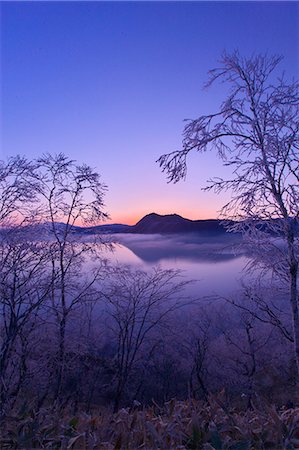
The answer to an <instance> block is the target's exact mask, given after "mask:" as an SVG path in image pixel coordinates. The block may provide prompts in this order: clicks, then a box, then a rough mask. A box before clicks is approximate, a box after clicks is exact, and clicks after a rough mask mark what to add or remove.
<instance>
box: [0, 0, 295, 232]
mask: <svg viewBox="0 0 299 450" xmlns="http://www.w3.org/2000/svg"><path fill="white" fill-rule="evenodd" d="M0 8H1V12H0V14H1V16H0V20H1V68H0V75H1V80H0V84H1V116H0V118H1V141H0V145H1V147H0V158H1V159H5V158H6V157H9V156H13V155H16V154H21V155H25V156H27V157H28V158H30V159H32V158H35V157H38V156H40V155H41V154H43V153H46V152H49V153H51V154H54V153H59V152H63V153H65V154H66V155H68V156H69V157H70V158H72V159H75V160H77V161H78V163H86V164H88V165H91V166H92V167H94V168H96V169H97V171H98V172H99V173H100V174H101V179H102V181H103V182H104V183H105V184H106V185H107V186H108V192H107V194H106V196H105V204H106V210H107V211H108V213H109V214H110V221H111V222H113V223H128V224H133V223H135V222H136V221H137V220H139V219H140V218H141V217H142V216H144V215H145V214H148V213H151V212H156V213H160V214H172V213H177V214H180V215H182V216H184V217H188V218H190V219H206V218H216V217H217V215H218V212H219V210H220V208H221V206H222V205H223V204H224V203H225V202H226V201H227V200H228V198H229V197H228V196H229V194H228V193H223V194H221V195H216V194H214V193H213V192H208V193H207V192H204V191H202V188H203V187H204V186H205V185H206V180H207V179H208V178H210V177H213V176H226V175H229V169H228V168H224V167H223V166H222V163H221V161H219V160H218V159H217V156H216V155H215V154H213V153H206V154H204V155H199V154H194V155H192V156H191V157H190V159H189V166H188V174H187V178H186V180H185V181H183V182H179V183H177V184H168V183H167V181H166V177H165V174H163V173H161V170H160V168H159V166H158V164H157V163H156V160H157V159H158V158H159V156H160V155H162V154H164V153H169V152H171V151H174V150H178V149H180V148H181V140H182V130H183V127H184V119H188V118H196V117H198V116H200V115H203V114H209V113H212V112H215V111H216V110H217V108H218V106H219V104H220V103H221V101H222V100H223V99H224V88H223V86H221V85H220V86H215V87H212V88H211V89H209V90H204V89H203V85H204V83H205V81H206V80H207V72H208V70H209V69H212V68H214V67H216V66H217V63H218V61H219V59H220V57H221V54H222V52H223V51H224V50H225V51H227V52H232V51H234V50H236V49H237V50H239V52H240V53H241V54H242V55H244V56H250V55H252V54H254V53H264V52H268V54H280V55H283V56H284V60H283V62H282V64H281V70H285V72H286V74H287V75H288V76H291V77H295V78H297V79H298V78H299V3H298V2H287V1H283V2H269V1H267V2H225V1H221V2H212V1H208V2H187V1H184V2H169V1H168V2H157V1H155V2H126V1H122V2H89V1H84V2H79V1H77V2H72V1H68V2H26V1H22V2H1V3H0Z"/></svg>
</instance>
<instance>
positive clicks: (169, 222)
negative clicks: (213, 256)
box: [81, 213, 225, 235]
mask: <svg viewBox="0 0 299 450" xmlns="http://www.w3.org/2000/svg"><path fill="white" fill-rule="evenodd" d="M81 230H82V231H83V232H85V233H88V234H89V233H136V234H137V233H138V234H172V233H190V232H193V233H199V232H200V233H206V234H213V235H216V234H221V233H225V228H224V226H223V225H222V223H221V221H220V220H217V219H209V220H190V219H185V218H184V217H181V216H179V215H178V214H167V215H160V214H156V213H151V214H147V215H146V216H144V217H143V218H142V219H140V220H139V221H138V222H137V223H136V224H135V225H122V224H111V225H110V224H106V225H98V226H95V227H88V228H81Z"/></svg>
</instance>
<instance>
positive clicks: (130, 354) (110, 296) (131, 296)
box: [102, 267, 190, 411]
mask: <svg viewBox="0 0 299 450" xmlns="http://www.w3.org/2000/svg"><path fill="white" fill-rule="evenodd" d="M178 276H179V272H178V271H175V270H162V269H160V268H156V269H153V271H151V272H149V273H147V272H144V271H141V270H137V271H133V270H132V269H130V268H128V267H125V268H119V269H116V272H115V277H114V280H113V282H112V283H111V285H110V286H109V287H108V288H107V289H106V290H105V291H103V292H102V294H103V296H104V298H105V299H106V302H107V312H108V315H109V316H110V317H111V319H112V320H111V325H110V327H111V329H112V332H113V336H114V338H115V341H116V360H115V363H116V377H115V378H116V388H115V398H114V410H115V411H116V410H117V409H118V408H119V406H120V404H121V402H122V400H123V397H124V393H125V390H126V387H127V383H128V380H129V377H130V375H131V372H132V370H133V367H134V365H135V364H136V361H137V360H138V358H139V357H140V351H141V349H143V348H144V347H145V345H146V346H147V347H149V348H148V352H149V353H151V351H152V350H153V348H154V346H155V345H156V343H157V342H156V341H155V340H153V341H152V342H151V339H150V337H153V335H152V333H153V331H155V330H157V328H158V327H162V326H163V327H165V326H167V320H168V319H169V316H170V314H171V313H172V312H174V311H175V310H177V309H178V308H181V307H182V306H184V305H186V304H187V303H190V300H188V299H186V298H184V296H183V294H184V288H185V286H186V285H187V284H188V283H190V282H188V281H184V280H179V279H178Z"/></svg>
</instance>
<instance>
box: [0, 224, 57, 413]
mask: <svg viewBox="0 0 299 450" xmlns="http://www.w3.org/2000/svg"><path fill="white" fill-rule="evenodd" d="M21 234H22V236H20V235H21ZM8 236H9V239H8V238H7V239H6V240H5V241H4V239H3V236H2V241H1V248H0V267H1V277H0V312H1V319H0V328H1V338H0V400H1V415H2V416H3V415H4V414H5V413H6V411H7V409H8V408H9V406H10V402H11V399H12V397H16V395H17V393H18V392H19V390H20V387H21V385H22V382H23V380H24V376H25V369H26V367H27V361H28V353H27V352H26V349H27V342H28V338H29V335H30V332H31V331H32V330H33V328H34V323H35V318H36V316H37V315H38V314H39V313H40V310H41V308H42V306H43V305H44V304H45V302H46V301H47V300H48V298H49V293H50V286H51V279H50V277H49V270H48V261H49V260H48V249H47V246H46V245H45V243H40V242H31V241H30V240H29V241H28V240H27V239H26V237H28V236H27V233H26V232H22V231H21V230H20V229H18V233H17V231H16V230H14V234H13V236H12V234H11V233H8Z"/></svg>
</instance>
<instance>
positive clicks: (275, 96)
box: [158, 52, 299, 383]
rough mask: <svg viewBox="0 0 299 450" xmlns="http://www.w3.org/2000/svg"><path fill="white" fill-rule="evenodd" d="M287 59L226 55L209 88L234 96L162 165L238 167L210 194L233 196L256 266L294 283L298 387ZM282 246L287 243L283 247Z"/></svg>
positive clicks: (296, 217)
mask: <svg viewBox="0 0 299 450" xmlns="http://www.w3.org/2000/svg"><path fill="white" fill-rule="evenodd" d="M280 62H281V58H280V57H269V56H263V55H258V56H255V57H252V58H249V59H246V58H242V57H241V56H240V55H239V54H238V52H235V53H233V54H232V55H229V54H224V55H223V58H222V60H221V64H220V67H218V68H216V69H213V70H211V71H210V79H209V81H208V83H207V86H211V85H212V84H213V83H215V82H216V81H220V82H222V83H224V84H225V85H226V86H228V88H229V93H228V96H227V98H226V99H224V101H223V103H222V104H221V105H220V108H219V110H218V111H217V112H216V113H213V114H209V115H203V116H201V117H199V118H197V119H195V120H190V121H189V122H188V123H187V125H186V126H185V128H184V131H183V145H182V149H181V150H179V151H175V152H172V153H169V154H165V155H163V156H161V157H160V159H159V160H158V161H159V163H160V166H161V167H162V169H163V171H165V172H166V173H167V175H168V177H169V180H170V181H173V182H177V181H179V180H180V179H182V178H185V176H186V173H187V158H188V155H189V154H190V152H194V151H197V152H205V151H207V150H210V149H211V150H213V151H216V152H217V154H218V156H219V158H220V159H221V160H222V161H223V163H224V164H225V165H226V166H230V167H231V168H232V176H231V178H230V179H221V178H213V179H211V180H210V181H209V185H208V187H207V188H206V189H213V190H214V191H215V192H216V193H219V192H221V191H223V190H225V191H226V190H228V191H230V192H231V195H232V197H231V201H229V202H228V203H227V204H226V205H225V206H224V207H223V209H222V217H223V218H224V219H229V221H231V220H234V221H235V222H234V223H233V225H232V223H231V222H229V225H228V229H229V230H230V231H241V232H242V233H243V234H244V235H245V236H246V238H247V240H248V241H249V244H250V247H251V248H253V247H254V248H255V251H254V252H252V257H253V258H254V256H256V258H255V262H254V265H255V266H258V267H259V269H260V267H261V265H262V266H264V267H266V268H268V269H270V270H273V271H274V273H275V274H276V275H278V276H279V277H280V280H281V281H285V280H287V283H288V286H289V288H288V302H289V306H290V310H291V314H292V331H291V333H292V342H293V349H294V360H295V361H296V378H297V383H298V382H299V310H298V287H297V279H298V260H299V256H298V255H299V250H298V236H299V84H298V82H297V81H290V82H289V81H286V79H285V77H284V76H281V77H278V78H277V77H276V76H275V71H276V69H277V67H278V65H279V63H280ZM282 241H283V242H282Z"/></svg>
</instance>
